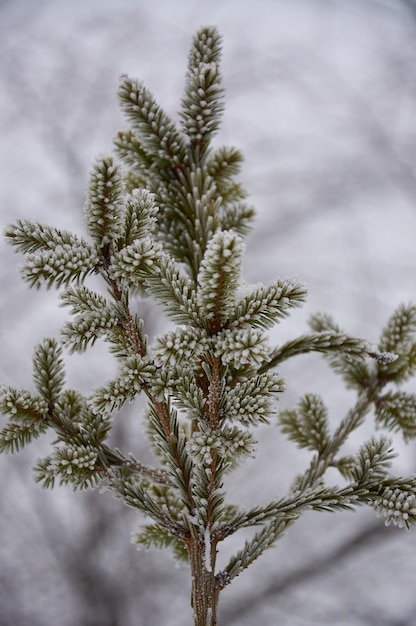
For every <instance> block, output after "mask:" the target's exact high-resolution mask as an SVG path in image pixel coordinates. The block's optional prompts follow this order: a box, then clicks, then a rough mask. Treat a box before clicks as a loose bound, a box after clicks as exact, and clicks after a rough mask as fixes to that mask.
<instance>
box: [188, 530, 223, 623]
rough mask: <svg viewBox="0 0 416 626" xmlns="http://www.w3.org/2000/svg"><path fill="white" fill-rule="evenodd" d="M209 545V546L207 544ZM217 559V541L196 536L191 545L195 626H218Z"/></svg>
mask: <svg viewBox="0 0 416 626" xmlns="http://www.w3.org/2000/svg"><path fill="white" fill-rule="evenodd" d="M206 542H207V543H208V545H207V544H206ZM216 559H217V550H216V541H215V540H214V538H212V537H210V536H209V533H208V532H207V533H205V536H204V537H202V536H201V535H199V534H198V535H194V536H192V538H191V539H190V543H189V561H190V566H191V575H192V596H191V605H192V609H193V612H194V626H217V606H218V596H219V591H220V589H219V587H218V586H217V585H216V582H215V564H216Z"/></svg>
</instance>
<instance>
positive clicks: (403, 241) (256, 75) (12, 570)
mask: <svg viewBox="0 0 416 626" xmlns="http://www.w3.org/2000/svg"><path fill="white" fill-rule="evenodd" d="M207 24H209V25H211V24H212V25H216V26H217V27H218V28H219V30H220V32H221V33H222V35H223V42H224V47H223V63H222V70H223V77H224V86H225V87H226V112H225V115H224V120H223V124H222V128H221V131H220V134H219V137H218V144H223V143H228V144H233V145H236V146H237V147H238V148H240V149H241V150H242V151H243V153H244V155H245V167H244V170H243V173H242V177H241V178H242V181H243V182H244V184H245V186H246V188H247V189H248V191H249V193H250V197H251V200H252V202H253V204H254V205H255V207H256V209H257V221H256V225H255V228H254V230H253V232H252V233H251V234H250V236H249V237H248V240H247V255H246V259H245V264H244V273H245V277H246V279H247V280H248V281H250V282H254V283H256V282H259V281H261V282H267V281H268V280H271V279H273V278H275V277H277V276H279V277H282V278H284V277H291V276H298V277H299V278H301V279H302V280H303V281H305V282H306V284H307V286H308V289H309V299H308V303H307V305H306V306H305V307H304V308H303V309H302V310H301V311H297V312H296V313H295V314H294V315H293V316H292V318H291V319H290V320H289V321H288V322H285V323H283V324H281V325H279V326H278V327H276V329H275V330H274V331H273V332H272V336H271V339H272V341H274V342H281V341H284V340H286V339H289V338H291V337H294V336H296V335H297V334H299V333H301V332H304V331H305V330H306V323H307V319H308V317H309V316H310V314H311V313H313V312H316V311H317V310H324V311H326V312H328V313H330V314H332V315H333V316H334V317H335V319H336V320H337V321H338V323H339V324H340V325H341V327H343V328H345V329H346V330H347V331H349V332H351V333H352V334H355V335H357V336H363V337H366V338H368V339H370V340H371V341H374V342H376V341H377V338H378V334H379V332H380V329H381V327H382V325H383V324H384V323H385V322H386V320H387V318H388V317H389V315H390V314H391V313H392V311H393V310H394V308H395V307H396V306H397V305H398V304H399V303H400V302H410V301H416V284H415V275H416V249H415V234H416V165H415V164H416V2H414V1H413V0H384V1H383V0H380V1H376V0H256V1H254V0H251V1H249V0H210V1H209V2H208V0H201V1H196V0H154V1H153V2H146V1H145V0H83V1H81V0H80V1H77V0H36V1H35V0H1V1H0V137H1V140H0V176H1V184H0V219H1V226H2V227H4V226H5V225H6V224H8V223H10V222H11V221H14V220H15V219H17V218H19V217H22V218H30V219H33V220H38V221H41V222H47V223H51V224H54V225H56V226H59V227H62V228H68V229H72V230H75V231H76V232H79V233H81V232H82V230H83V203H84V198H85V189H86V185H87V181H88V172H89V169H90V164H91V162H92V160H93V159H94V158H95V157H96V156H97V154H100V153H107V152H109V151H111V144H112V138H113V136H114V135H115V133H116V131H117V130H119V129H120V128H124V127H125V123H124V120H123V119H122V116H121V114H120V112H119V110H118V105H117V99H116V95H115V94H116V90H117V85H118V80H119V76H120V74H122V73H128V74H130V75H132V76H134V77H138V78H140V79H141V80H143V81H144V82H145V84H146V85H147V86H148V87H149V89H150V90H151V91H152V92H153V94H154V95H155V97H156V99H157V100H158V102H159V103H160V104H161V105H162V106H163V107H164V108H165V110H166V111H167V112H168V113H170V114H171V115H172V116H175V115H176V111H177V110H178V106H179V105H178V103H179V100H180V97H181V95H182V88H183V83H184V74H185V68H186V61H187V54H188V49H189V45H190V42H191V39H192V36H193V34H194V33H195V31H196V30H197V29H198V28H199V27H200V26H203V25H207ZM18 263H19V258H18V257H17V256H15V255H14V253H13V251H12V250H10V249H9V248H8V247H7V246H5V244H4V243H3V242H2V243H0V280H1V353H0V354H1V357H0V380H1V382H2V383H5V384H12V385H15V386H23V387H24V386H30V384H31V380H30V377H31V355H32V350H33V346H34V345H35V343H37V342H38V341H39V340H41V339H42V338H43V337H44V336H50V335H53V336H57V335H58V333H59V328H60V326H61V325H62V323H63V321H64V319H66V312H64V311H62V309H59V308H58V307H57V303H58V299H57V295H56V293H54V292H47V291H37V292H29V291H28V289H27V288H26V286H25V285H24V284H23V283H22V282H21V281H20V279H19V276H18V269H17V266H18ZM145 306H146V308H145V309H144V314H145V317H146V316H147V320H148V333H149V335H150V336H152V335H153V334H154V333H157V332H159V331H161V330H163V327H164V323H165V322H164V320H163V319H162V318H160V317H158V316H157V315H156V314H155V311H154V310H153V309H152V308H151V305H148V304H146V305H145ZM114 369H115V364H114V362H113V360H112V359H111V358H109V357H108V356H107V355H106V351H105V347H103V346H96V347H94V348H93V349H92V350H90V351H89V352H88V353H87V354H86V355H82V357H78V356H70V357H68V359H67V372H68V378H69V383H70V385H72V386H74V387H76V388H78V389H80V390H81V391H84V392H88V391H89V390H90V389H92V388H93V387H95V386H97V385H99V384H101V382H102V381H104V380H106V379H107V378H109V377H111V376H112V375H113V373H114ZM282 373H283V374H284V375H285V377H286V378H287V383H288V391H287V393H286V394H285V396H284V398H283V399H282V400H281V403H282V406H283V405H284V406H292V405H293V404H294V403H295V402H296V399H297V398H298V396H299V395H300V394H302V393H304V392H306V391H311V392H319V393H322V395H323V396H324V397H325V400H326V402H327V404H328V406H329V408H330V412H331V419H332V420H333V423H334V424H336V423H337V421H339V420H340V419H341V418H342V417H343V416H344V415H345V413H346V412H347V410H348V408H349V407H350V406H351V404H352V403H353V402H354V398H353V397H352V396H351V395H350V394H349V393H346V392H345V391H344V390H343V389H342V387H341V386H339V384H338V381H337V379H336V378H335V377H334V375H333V374H332V373H331V372H330V370H329V369H328V367H327V366H326V365H325V364H324V363H322V361H321V360H320V359H318V358H315V357H314V356H306V357H302V358H300V359H298V360H297V361H295V362H293V363H290V364H288V365H287V366H285V367H284V369H282ZM411 387H413V390H414V383H412V385H411ZM372 428H373V425H372V424H371V419H370V420H369V424H368V425H366V426H365V427H363V428H362V429H360V431H359V432H357V433H356V434H354V436H353V437H352V439H351V441H350V442H349V444H348V446H349V449H350V450H351V452H353V451H354V450H355V449H356V448H357V446H358V445H359V443H360V440H361V437H362V436H363V435H366V434H368V433H369V432H371V431H372ZM114 437H115V440H116V442H117V445H119V446H120V447H122V448H124V449H126V450H132V451H133V452H134V453H135V454H136V455H137V456H139V458H141V459H143V460H144V461H146V460H148V457H147V452H146V443H145V439H144V434H143V432H142V430H141V425H140V411H139V409H136V408H135V407H131V408H130V409H127V410H125V411H124V412H123V413H122V415H120V418H119V419H118V420H117V422H116V425H115V434H114ZM395 441H396V445H397V448H398V449H399V450H400V458H399V459H397V462H396V463H395V470H396V471H397V472H398V473H399V472H400V473H406V474H412V473H415V471H416V448H415V446H414V445H411V444H410V445H407V446H404V445H403V444H402V442H401V441H400V438H396V440H395ZM47 453H48V442H47V439H46V440H41V441H39V442H36V444H34V445H33V446H31V447H29V448H28V449H27V450H25V451H24V452H23V453H21V454H19V455H18V456H16V457H13V458H10V457H6V456H4V457H2V458H0V626H52V625H54V626H56V625H57V624H59V626H75V625H77V626H161V625H163V626H179V625H181V626H182V625H185V624H191V623H192V617H191V611H190V607H189V576H188V571H187V570H186V568H184V567H182V568H179V569H178V568H177V566H176V564H175V563H174V562H173V560H172V559H171V558H170V556H169V555H168V554H167V553H165V552H161V553H159V552H149V553H147V552H137V551H136V550H135V548H134V546H133V545H131V543H130V535H131V533H132V532H133V531H134V530H135V528H136V527H137V524H138V521H139V520H138V518H137V517H136V515H135V513H134V511H131V510H129V509H127V508H126V507H123V506H122V505H121V504H120V503H119V502H115V501H113V500H112V499H111V497H110V496H109V495H108V494H106V493H104V494H100V493H97V492H91V493H82V494H79V493H77V494H73V493H72V492H71V490H70V489H69V488H61V489H56V490H55V491H53V492H50V491H47V492H45V491H43V490H42V489H41V488H40V487H39V486H38V485H34V484H33V480H32V471H31V467H32V465H33V463H34V462H35V460H36V459H37V458H38V457H39V456H41V455H42V454H47ZM308 458H309V457H308V455H307V454H304V453H302V452H300V451H297V450H296V448H295V447H294V445H293V444H291V443H287V442H286V441H285V440H284V438H283V436H282V435H281V434H280V433H279V431H278V430H277V429H275V428H271V429H270V428H269V429H268V430H267V429H265V430H263V429H262V430H261V431H260V433H259V453H258V457H257V459H256V460H252V461H250V462H249V463H248V464H247V465H246V466H244V467H243V468H241V470H240V471H239V472H238V473H237V474H236V475H235V476H233V477H232V478H230V481H229V485H228V491H229V495H230V498H233V499H234V500H235V501H237V502H238V503H239V504H241V505H253V504H255V503H266V502H267V501H268V500H269V499H270V498H272V497H274V496H280V495H283V494H284V493H285V490H286V489H287V487H288V485H289V484H290V482H291V481H292V480H293V478H294V476H295V475H296V473H298V472H299V471H301V470H302V468H304V467H305V466H306V464H307V462H308ZM243 541H244V536H237V537H234V538H233V540H232V541H231V540H230V542H229V544H227V545H224V549H225V556H224V557H222V558H223V561H224V562H225V559H226V558H227V555H228V556H229V555H230V554H231V553H233V551H234V550H236V549H239V548H240V547H241V545H242V543H243ZM220 563H221V561H220ZM415 575H416V534H414V533H413V534H412V533H410V534H409V533H406V532H405V531H403V530H398V529H396V528H390V527H389V528H385V527H384V525H383V521H382V520H380V519H377V518H376V517H375V515H374V514H373V512H372V511H369V510H361V511H359V512H357V513H356V514H352V513H345V514H335V515H334V514H332V515H329V514H328V515H327V514H317V513H311V514H308V515H305V516H304V517H303V519H302V520H301V521H300V522H298V524H297V525H296V526H294V527H293V528H292V529H291V530H290V531H289V532H288V534H287V536H286V537H285V538H284V539H283V540H282V541H281V542H280V543H279V544H278V545H277V546H276V548H275V549H273V550H270V551H269V552H268V553H266V554H265V555H264V556H263V557H262V558H260V559H259V560H258V561H257V562H256V563H255V564H254V565H253V566H252V567H251V568H249V570H247V571H246V572H245V573H243V574H242V575H241V576H240V577H239V578H238V579H236V580H235V582H234V583H233V584H232V585H231V586H230V587H229V588H227V589H226V590H225V591H224V593H223V595H222V603H221V609H220V613H219V620H220V621H219V623H220V624H221V626H237V625H240V626H249V625H251V624H252V623H253V622H258V623H262V624H264V625H265V626H275V625H276V626H277V625H278V626H317V625H325V624H328V625H331V626H333V625H334V624H336V625H337V626H364V625H374V626H412V625H416V593H415V592H416V579H415Z"/></svg>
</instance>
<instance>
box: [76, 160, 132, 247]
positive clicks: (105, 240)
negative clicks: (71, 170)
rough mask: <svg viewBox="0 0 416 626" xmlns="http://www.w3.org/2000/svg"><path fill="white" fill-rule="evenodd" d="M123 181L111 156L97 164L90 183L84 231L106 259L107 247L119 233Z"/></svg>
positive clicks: (98, 161)
mask: <svg viewBox="0 0 416 626" xmlns="http://www.w3.org/2000/svg"><path fill="white" fill-rule="evenodd" d="M122 194H123V188H122V180H121V173H120V168H119V167H118V166H117V165H115V164H114V161H113V158H112V157H111V156H107V157H103V158H101V159H99V160H97V161H96V163H95V164H94V166H93V168H92V172H91V174H90V181H89V189H88V196H87V201H86V203H85V215H86V226H87V232H88V234H89V235H90V237H91V238H92V239H93V240H94V241H95V242H96V244H97V246H98V249H99V250H101V251H102V252H103V254H104V256H106V255H107V254H108V252H107V250H106V246H108V245H109V244H111V243H112V242H114V241H115V240H116V239H117V238H118V237H119V236H120V231H121V215H122V214H121V205H122Z"/></svg>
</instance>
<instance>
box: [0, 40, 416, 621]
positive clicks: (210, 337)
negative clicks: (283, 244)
mask: <svg viewBox="0 0 416 626" xmlns="http://www.w3.org/2000/svg"><path fill="white" fill-rule="evenodd" d="M220 53H221V40H220V36H219V34H218V32H217V31H216V29H214V28H202V29H201V30H200V31H199V32H198V33H197V34H196V36H195V38H194V40H193V43H192V46H191V51H190V54H189V60H188V69H187V74H186V84H185V93H184V96H183V98H182V101H181V110H180V113H179V123H176V122H174V121H173V120H172V119H170V117H169V116H168V115H166V113H165V112H164V111H163V110H162V109H161V108H160V107H159V105H158V104H157V103H156V101H155V100H154V98H153V96H152V94H151V93H150V92H149V91H148V89H147V88H146V87H145V86H144V85H143V84H142V83H140V82H138V81H137V80H133V79H131V78H129V77H127V76H123V77H122V79H121V83H120V88H119V100H120V104H121V108H122V110H123V112H124V113H125V116H126V118H127V121H128V123H129V128H128V129H127V130H125V131H121V132H119V133H118V135H117V138H116V139H115V148H116V152H117V156H118V159H119V161H116V159H115V158H113V157H112V156H105V157H103V158H99V159H98V160H97V161H96V163H95V164H94V165H93V168H92V171H91V176H90V183H89V190H88V194H87V200H86V204H85V225H86V231H87V235H86V238H85V239H83V238H80V237H78V236H77V235H75V234H73V233H71V232H67V231H63V230H60V229H58V228H54V227H52V226H46V225H42V224H38V223H34V222H31V221H27V220H18V221H17V222H16V223H15V224H14V225H12V226H10V227H9V228H8V229H7V231H6V238H7V240H8V241H9V243H10V244H12V245H13V246H15V248H16V249H17V250H18V251H19V252H21V253H23V254H24V255H25V263H24V266H23V268H22V276H23V278H24V280H25V281H27V283H28V284H29V286H31V287H36V288H40V287H46V288H50V287H57V288H60V289H61V290H62V293H61V296H60V297H61V304H62V306H64V307H67V308H68V311H69V314H70V315H71V316H72V319H71V321H68V322H67V323H66V324H65V326H64V328H63V330H62V335H61V338H60V340H59V341H58V340H57V339H54V338H48V339H45V341H43V342H42V343H41V344H40V345H38V346H37V347H36V348H35V353H34V357H33V387H32V389H31V390H26V389H20V388H14V387H3V388H2V389H1V398H0V407H1V411H2V413H3V414H4V415H8V416H9V422H8V424H7V425H6V426H5V427H4V428H3V430H2V431H1V433H0V450H1V451H4V452H16V451H18V450H19V449H20V448H21V447H23V446H24V445H26V444H27V443H29V442H31V441H32V440H33V439H36V438H37V437H39V436H40V435H42V434H43V433H45V432H46V431H47V430H48V429H52V430H53V431H55V434H56V436H55V438H54V441H53V443H52V444H51V445H52V451H51V454H50V455H49V456H47V457H46V458H44V459H41V460H39V462H38V463H37V465H36V467H35V474H36V481H38V482H39V483H41V484H42V485H43V486H44V487H52V486H53V485H54V484H55V482H59V483H60V484H70V485H72V486H73V488H74V489H84V488H90V487H97V486H98V485H101V484H104V485H106V486H107V487H108V488H109V489H110V490H111V491H112V492H113V493H114V494H115V496H116V497H118V498H120V499H121V500H122V501H124V502H125V503H126V504H127V505H129V506H131V507H134V508H135V509H137V510H138V511H140V513H142V514H143V515H144V517H145V518H147V521H146V523H145V524H144V525H143V526H142V527H141V528H140V529H139V530H138V532H137V533H136V535H135V541H136V542H137V544H139V545H142V546H145V547H151V546H154V547H157V548H161V547H167V548H170V549H171V550H172V551H173V554H174V556H175V557H176V558H177V559H181V560H185V561H187V562H188V564H189V567H190V570H191V575H192V577H191V580H192V583H191V585H192V591H191V602H192V607H193V613H194V624H195V626H214V625H215V624H217V604H218V598H219V594H220V592H221V591H222V590H223V589H224V588H225V587H226V586H227V585H229V584H230V583H231V582H232V580H233V579H234V578H235V577H236V576H238V575H239V574H240V573H241V572H242V571H243V570H244V569H246V568H247V567H248V566H249V565H250V564H251V563H252V562H253V561H254V560H256V559H257V558H258V557H259V556H260V555H261V554H262V553H263V552H264V550H266V549H267V548H269V547H270V546H272V545H273V544H274V543H275V542H276V540H277V539H279V537H281V535H282V534H283V533H284V532H285V531H286V530H287V528H288V527H289V526H290V525H291V524H293V523H294V522H295V521H296V520H297V519H298V518H299V516H300V515H301V514H302V513H303V512H304V511H307V510H310V509H313V510H316V511H337V510H344V509H353V508H355V507H357V506H360V505H364V504H365V505H369V506H370V507H372V508H373V509H374V511H375V512H376V513H377V514H379V515H382V516H384V518H385V521H386V524H390V523H393V524H396V525H397V526H399V527H405V528H411V527H412V526H413V525H414V524H415V522H416V479H415V478H414V477H409V478H399V477H395V476H392V475H391V474H390V466H391V461H392V459H393V457H394V456H395V452H394V450H393V447H392V442H391V440H390V439H389V438H387V437H386V436H385V435H383V434H379V435H378V436H377V437H372V438H371V439H370V440H369V441H366V442H364V443H363V444H362V445H361V447H360V448H359V449H358V450H357V452H356V454H355V456H352V457H351V456H345V455H344V453H343V446H344V443H345V442H346V440H347V439H348V437H349V435H350V434H351V432H352V431H353V430H355V429H356V428H358V427H359V426H360V425H361V424H362V423H363V421H364V420H365V419H366V417H367V416H368V415H369V414H370V413H372V414H373V415H374V417H375V420H376V422H377V424H378V425H379V426H381V427H382V428H384V429H385V430H389V431H393V432H394V431H399V432H401V433H402V435H403V437H404V439H405V440H409V439H412V438H414V437H415V436H416V395H415V394H412V393H409V392H408V391H402V390H401V389H400V384H401V383H403V382H404V381H407V380H408V379H409V378H410V377H411V376H413V375H414V373H415V370H416V340H415V337H416V306H413V305H407V306H400V307H399V308H398V309H397V310H396V311H395V312H394V313H393V315H392V316H391V318H390V320H388V322H387V324H386V326H385V328H384V329H383V330H382V332H381V336H380V342H379V345H378V347H377V349H372V348H370V346H369V345H368V344H367V343H366V342H365V341H363V340H361V339H355V338H353V337H350V336H349V335H348V334H346V333H345V332H344V331H343V330H341V329H340V328H339V327H338V326H337V324H336V323H335V322H334V321H333V320H332V318H331V317H329V316H328V315H322V314H321V315H316V316H314V317H313V318H312V319H311V322H310V331H309V332H308V333H307V334H304V335H302V336H300V337H297V338H296V339H293V340H291V341H288V342H286V343H283V344H282V345H279V346H277V347H272V346H270V345H269V341H268V337H267V335H266V331H267V330H268V329H269V328H270V327H271V326H273V325H274V324H277V323H279V322H281V321H283V320H284V319H285V318H286V317H288V315H289V314H290V312H291V309H292V308H295V307H299V306H301V305H302V304H303V302H304V301H305V298H306V290H305V287H304V286H303V285H302V284H301V283H299V282H298V281H297V280H293V279H277V280H275V281H274V282H272V283H271V284H269V285H265V286H253V287H251V288H247V287H246V286H245V285H244V283H243V280H242V276H241V263H242V258H243V254H244V243H243V241H244V236H245V235H246V233H247V232H248V230H249V229H250V226H251V222H252V219H253V214H254V212H253V209H252V207H251V206H250V205H249V204H247V202H246V200H245V198H246V194H245V191H244V189H243V188H242V186H241V184H240V183H239V182H238V180H236V176H237V175H238V173H239V171H240V166H241V161H242V157H241V154H240V153H239V151H238V150H236V149H235V148H229V147H226V146H224V147H215V146H214V145H213V142H212V140H213V137H214V136H215V134H216V133H217V131H218V129H219V126H220V121H221V115H222V112H223V108H224V105H223V88H222V85H221V74H220V66H219V61H220ZM92 275H95V276H99V277H100V278H101V280H102V284H103V286H104V287H105V289H103V290H102V292H101V293H98V292H97V291H95V290H93V289H92V288H91V284H90V283H91V281H90V280H89V277H90V276H92ZM144 298H152V299H153V300H154V301H155V302H156V303H157V304H158V305H159V306H160V307H161V309H162V310H163V311H164V312H165V314H166V316H167V318H168V319H169V320H171V321H172V322H174V323H175V324H176V327H175V328H174V329H170V330H168V331H167V332H166V333H164V334H162V335H160V336H158V337H156V338H155V339H154V340H153V341H152V342H149V341H148V338H147V336H146V324H145V321H144V320H143V319H142V318H141V313H140V312H141V302H142V301H143V299H144ZM98 339H102V340H104V341H106V342H107V343H108V345H109V349H110V351H111V352H112V353H114V355H115V357H116V358H117V360H118V363H119V373H118V375H117V377H116V378H115V379H114V380H111V381H109V382H108V383H107V384H105V385H104V386H102V387H100V388H97V389H94V390H93V391H92V392H91V393H90V395H88V396H83V395H81V394H80V393H78V392H77V391H74V390H72V389H68V388H67V387H66V386H65V372H64V360H63V349H64V348H65V349H68V350H69V351H70V352H83V351H84V350H86V349H87V348H88V347H89V346H91V345H93V344H94V343H95V342H96V341H97V340H98ZM308 352H319V353H322V355H323V356H324V357H325V358H326V359H328V361H329V363H330V365H331V366H332V367H333V369H334V371H335V372H336V373H337V374H338V375H339V376H340V377H341V378H342V379H343V380H344V383H345V385H346V386H347V387H348V388H351V389H353V390H355V392H356V402H355V404H354V405H353V406H352V408H350V409H349V410H348V411H347V413H346V415H345V416H344V417H343V418H342V419H341V420H340V421H339V422H338V423H337V424H335V426H334V424H333V422H334V420H333V419H330V416H329V414H328V409H327V408H326V406H325V403H324V401H323V399H322V398H321V397H319V396H317V395H314V394H311V393H308V394H306V395H304V396H302V397H301V398H300V399H299V402H298V404H297V406H296V407H295V408H293V409H285V410H281V411H280V412H277V422H278V425H279V426H280V429H281V431H282V432H283V433H284V434H286V435H287V437H288V438H289V439H290V440H292V441H294V442H295V443H296V444H297V445H298V446H299V447H301V448H306V449H307V450H310V451H311V461H310V464H309V466H308V467H307V468H306V469H305V471H304V472H303V473H302V474H301V475H300V476H298V477H296V478H295V480H294V483H293V486H292V488H291V490H290V491H289V493H288V494H287V495H286V496H285V497H280V498H276V499H275V500H273V501H272V502H270V503H268V504H258V506H255V507H253V508H251V509H249V510H242V509H240V508H239V507H238V506H236V505H235V504H234V503H233V502H232V501H229V498H228V494H226V493H225V490H224V486H223V483H224V476H225V475H226V474H227V473H228V472H231V471H234V470H236V468H237V467H238V465H239V464H240V463H242V462H243V461H244V458H246V457H248V456H251V455H253V454H254V453H255V449H256V441H255V438H254V432H255V428H256V426H257V425H258V424H260V423H271V422H272V421H276V400H277V399H278V396H279V395H280V394H281V393H282V392H283V391H284V382H283V380H282V379H281V377H280V376H279V374H278V372H277V371H276V367H277V366H279V364H280V363H282V362H283V361H285V360H287V359H289V358H292V357H294V356H297V355H299V354H304V353H308ZM139 394H141V395H142V396H144V397H145V398H146V400H147V411H146V416H145V419H146V420H147V432H148V435H149V441H150V444H151V447H152V449H153V451H154V453H155V455H156V457H157V459H158V462H157V463H155V465H154V466H148V465H144V464H143V463H141V462H140V459H136V458H135V457H134V456H132V455H131V454H126V453H124V452H123V451H121V450H118V449H113V448H112V447H111V446H110V445H109V443H108V436H109V434H110V431H111V427H112V419H113V418H114V419H117V412H118V411H119V410H120V409H121V408H122V407H123V405H124V404H125V403H126V402H130V401H132V400H134V399H135V398H136V397H137V396H138V395H139ZM329 467H332V468H337V469H338V470H339V473H340V477H341V481H340V486H339V485H336V484H334V485H333V484H327V482H326V481H325V474H326V470H327V469H328V468H329ZM278 491H279V490H278V486H277V487H276V492H278ZM247 527H253V528H254V529H256V528H257V529H258V530H255V532H254V534H253V536H252V538H251V539H250V540H247V541H246V542H245V543H244V545H242V546H241V549H240V550H239V551H238V552H237V553H236V554H235V555H234V556H233V557H232V558H231V559H230V560H229V562H228V564H226V565H225V567H224V568H223V569H221V570H218V569H217V566H216V562H217V553H218V551H219V549H220V544H221V542H222V541H223V540H224V539H226V538H227V537H229V536H230V535H232V534H234V533H237V532H238V531H239V530H240V529H243V528H247Z"/></svg>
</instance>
